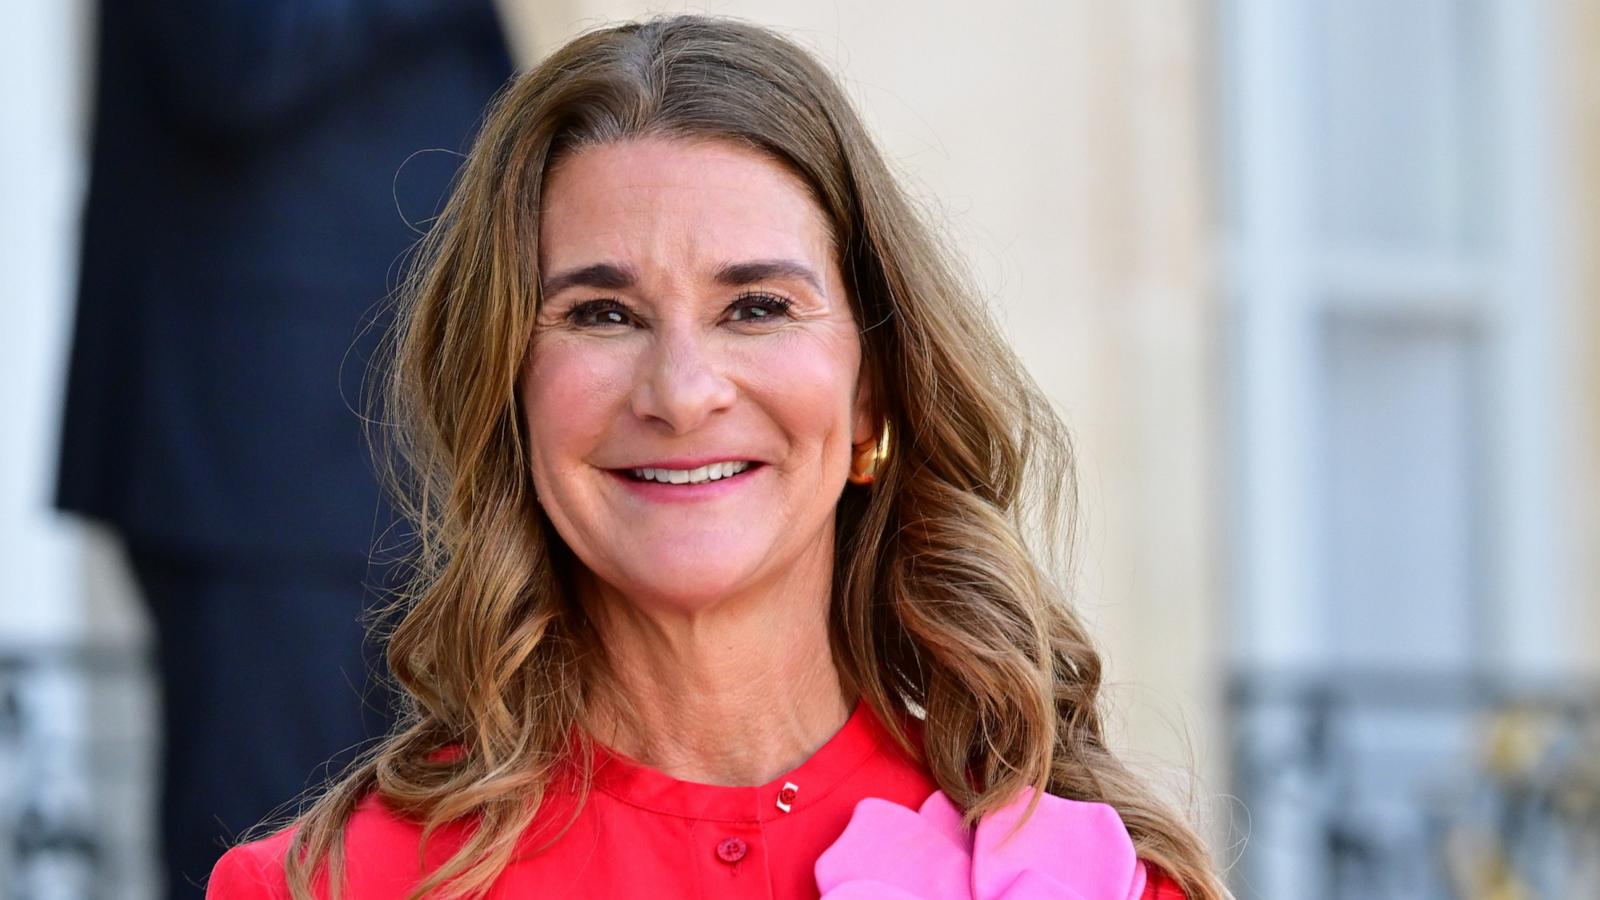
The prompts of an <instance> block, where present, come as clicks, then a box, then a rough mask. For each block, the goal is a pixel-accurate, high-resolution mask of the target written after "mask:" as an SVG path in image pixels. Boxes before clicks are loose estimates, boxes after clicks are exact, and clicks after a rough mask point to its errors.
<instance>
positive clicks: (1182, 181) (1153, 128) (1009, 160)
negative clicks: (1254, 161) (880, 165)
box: [508, 0, 1222, 794]
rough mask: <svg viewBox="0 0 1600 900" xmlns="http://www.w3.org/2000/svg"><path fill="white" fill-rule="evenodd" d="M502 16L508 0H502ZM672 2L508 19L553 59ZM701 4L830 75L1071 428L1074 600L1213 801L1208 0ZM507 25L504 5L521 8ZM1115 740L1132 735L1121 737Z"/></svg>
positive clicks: (1213, 387) (1162, 760)
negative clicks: (937, 218)
mask: <svg viewBox="0 0 1600 900" xmlns="http://www.w3.org/2000/svg"><path fill="white" fill-rule="evenodd" d="M508 2H509V3H512V4H515V3H516V2H517V0H508ZM683 8H685V7H683V6H682V5H679V4H655V5H652V4H646V3H637V2H608V0H575V2H568V3H566V4H565V5H561V4H550V3H538V4H535V5H531V6H523V7H521V10H522V13H521V14H525V15H527V16H528V18H529V20H530V21H529V24H528V25H526V26H525V27H528V28H530V29H532V30H533V32H534V35H535V36H534V38H533V39H532V40H530V41H528V43H531V44H537V45H540V46H542V47H548V46H552V45H555V44H559V43H560V42H561V40H562V39H564V38H565V37H567V36H569V35H571V34H572V33H574V32H575V31H576V30H581V29H583V28H586V27H592V26H594V25H598V24H602V23H604V22H607V21H614V20H617V19H622V18H627V17H630V16H634V15H638V14H640V13H642V12H646V11H669V12H670V11H677V10H680V9H683ZM687 8H690V9H701V10H704V9H709V10H710V11H712V12H717V13H722V14H729V15H736V16H740V17H743V18H748V19H751V20H754V21H757V22H760V23H763V24H767V25H772V26H777V27H780V28H782V29H784V30H785V31H787V32H788V33H789V34H790V35H792V36H794V37H796V38H797V39H799V40H800V41H801V42H803V43H804V44H806V45H808V46H809V47H811V48H812V49H813V50H815V51H816V52H818V53H819V54H820V55H821V56H822V57H823V59H824V60H825V61H826V62H828V63H831V64H832V65H833V66H834V67H835V69H836V70H837V71H840V72H842V73H843V75H844V77H845V79H846V82H847V86H848V88H849V89H850V90H851V91H852V93H853V94H854V96H855V97H856V99H857V101H858V102H859V104H860V105H861V107H862V109H863V111H864V113H865V115H866V116H867V118H868V119H869V120H870V122H871V123H872V124H873V126H874V128H875V130H876V132H877V134H878V135H879V137H880V138H881V140H882V143H883V145H884V147H885V149H886V151H887V153H888V155H889V156H890V158H891V159H892V160H895V161H897V162H898V163H899V164H900V165H901V167H902V168H903V170H904V172H905V173H906V174H907V175H908V176H909V177H910V179H911V180H912V181H913V183H914V189H915V190H917V192H918V193H920V194H922V195H924V196H925V197H926V198H928V199H929V200H931V201H932V202H933V204H934V206H935V208H936V209H938V210H940V215H942V216H943V217H944V218H945V220H946V221H945V222H944V223H942V224H943V225H944V226H945V227H947V228H948V229H949V230H950V232H951V233H952V235H953V236H954V237H955V238H956V239H957V243H958V245H959V246H961V247H963V248H964V249H965V251H966V253H967V255H968V256H969V258H970V260H971V263H972V264H973V266H974V267H975V269H976V271H977V274H978V276H979V281H980V283H981V284H982V285H983V286H985V288H986V289H988V290H989V291H990V293H991V295H992V299H993V301H994V304H995V306H996V308H997V311H998V313H999V315H1000V317H1001V319H1002V321H1003V324H1004V325H1005V327H1006V328H1007V330H1008V332H1009V333H1010V334H1011V335H1012V336H1013V339H1014V341H1015V342H1016V345H1017V346H1018V347H1019V348H1020V350H1021V353H1022V355H1023V357H1024V358H1025V360H1026V361H1027V363H1028V365H1029V367H1030V368H1031V369H1032V371H1033V373H1034V375H1035V376H1036V377H1037V378H1038V379H1039V380H1040V381H1041V382H1042V383H1043V384H1044V385H1045V387H1046V389H1047V390H1048V391H1049V392H1050V394H1051V395H1052V396H1053V398H1054V399H1055V400H1056V402H1057V403H1058V404H1059V407H1060V409H1061V410H1062V412H1063V413H1064V414H1065V416H1066V418H1067V420H1068V423H1069V425H1070V427H1071V428H1072V430H1073V432H1074V433H1075V435H1076V439H1077V442H1078V447H1079V452H1080V464H1081V473H1080V475H1081V479H1082V482H1083V490H1084V495H1085V520H1084V528H1083V530H1082V534H1083V536H1084V543H1083V545H1082V547H1081V551H1080V556H1081V558H1082V560H1083V562H1082V567H1081V572H1082V574H1081V594H1080V596H1081V598H1082V604H1083V606H1084V608H1085V609H1086V611H1087V612H1088V613H1089V614H1090V615H1091V617H1092V618H1093V619H1095V620H1096V621H1097V622H1098V623H1099V625H1100V634H1101V635H1102V637H1103V640H1104V646H1105V649H1106V652H1107V656H1108V657H1109V661H1110V673H1111V674H1110V678H1111V680H1112V681H1113V682H1115V688H1114V690H1113V692H1112V698H1113V704H1114V708H1115V710H1116V712H1117V713H1118V716H1119V719H1120V722H1121V723H1122V725H1123V726H1125V735H1124V737H1123V739H1124V741H1125V744H1126V746H1127V747H1129V748H1131V753H1132V755H1133V757H1134V759H1135V760H1136V761H1142V762H1146V763H1150V764H1153V765H1160V766H1163V767H1166V768H1167V770H1168V772H1169V773H1172V772H1176V771H1179V770H1180V769H1181V767H1183V766H1186V765H1188V763H1189V762H1190V761H1191V757H1192V758H1194V759H1195V760H1197V761H1198V762H1199V763H1200V766H1201V769H1202V771H1203V773H1204V776H1205V778H1206V780H1207V783H1206V785H1205V786H1204V787H1203V788H1202V793H1204V794H1210V793H1215V792H1217V791H1219V790H1220V778H1219V777H1218V773H1219V770H1220V768H1219V767H1220V760H1221V748H1222V742H1221V737H1222V722H1221V718H1220V716H1221V712H1220V705H1219V702H1218V698H1219V693H1220V669H1221V667H1220V662H1219V656H1220V650H1219V648H1220V646H1221V642H1220V639H1219V628H1220V625H1221V615H1220V591H1219V584H1218V581H1219V578H1218V573H1219V569H1220V566H1219V564H1218V552H1219V549H1218V548H1219V547H1220V546H1221V541H1220V540H1219V539H1218V536H1217V530H1218V518H1219V516H1218V504H1219V498H1220V491H1219V490H1218V488H1217V476H1216V471H1217V468H1218V458H1217V456H1218V454H1217V451H1216V446H1217V437H1218V435H1217V423H1218V410H1217V398H1216V394H1217V384H1218V378H1217V372H1216V366H1217V358H1216V353H1215V347H1216V337H1217V335H1216V319H1217V313H1216V304H1215V302H1214V299H1213V297H1212V290H1211V268H1212V260H1211V253H1210V247H1209V246H1208V243H1207V240H1206V239H1205V236H1204V235H1205V233H1206V229H1207V224H1208V223H1207V215H1208V214H1207V210H1206V201H1207V198H1206V195H1205V192H1204V190H1203V184H1204V183H1205V181H1206V178H1205V175H1206V171H1207V166H1208V163H1207V161H1206V160H1205V159H1204V158H1203V152H1202V145H1203V136H1202V133H1201V121H1202V118H1203V116H1202V115H1201V110H1200V109H1199V104H1200V102H1201V97H1202V96H1203V93H1204V90H1205V85H1206V82H1207V79H1206V72H1205V66H1204V60H1203V59H1202V54H1203V52H1204V46H1203V41H1202V36H1203V30H1202V29H1203V27H1204V25H1205V23H1203V22H1201V21H1199V20H1197V18H1196V15H1197V10H1200V9H1203V6H1202V5H1201V4H1193V3H1175V2H1119V3H1100V2H1086V0H1079V2H1061V3H1037V2H1033V3H1028V2H1018V0H995V2H989V3H983V4H972V3H945V4H941V3H909V2H904V3H890V2H874V3H859V4H827V3H805V2H793V0H739V2H722V3H716V4H707V5H706V6H703V7H696V6H689V7H687ZM511 10H512V12H513V14H517V12H516V11H517V7H516V6H514V5H513V6H511ZM1119 730H1122V729H1120V728H1119Z"/></svg>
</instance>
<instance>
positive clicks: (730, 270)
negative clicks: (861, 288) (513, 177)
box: [539, 259, 823, 297]
mask: <svg viewBox="0 0 1600 900" xmlns="http://www.w3.org/2000/svg"><path fill="white" fill-rule="evenodd" d="M714 277H715V279H716V282H717V283H718V284H722V285H727V286H728V287H740V286H742V285H747V284H755V283H757V282H761V281H772V280H775V279H780V278H798V279H799V280H801V281H804V282H806V283H808V284H810V285H811V286H812V287H813V288H815V289H816V290H817V291H818V292H819V293H822V292H823V287H822V279H821V278H818V277H817V273H816V272H814V271H812V269H811V267H810V266H807V265H806V264H804V263H801V262H797V261H795V260H792V259H753V260H749V261H746V262H737V263H728V264H726V265H724V266H722V267H720V268H718V269H717V272H716V275H715V276H714ZM636 281H637V279H636V278H635V277H634V274H633V270H631V269H629V268H628V267H627V266H624V265H620V264H617V263H594V264H593V265H587V266H580V267H578V268H576V269H568V270H567V271H565V272H558V273H556V274H555V275H551V276H550V277H549V278H544V279H541V280H540V281H539V294H540V296H543V297H551V296H554V295H555V294H557V293H559V292H561V291H564V290H566V289H567V288H571V287H587V288H595V289H598V290H605V291H620V290H626V289H627V288H631V287H633V285H634V283H635V282H636Z"/></svg>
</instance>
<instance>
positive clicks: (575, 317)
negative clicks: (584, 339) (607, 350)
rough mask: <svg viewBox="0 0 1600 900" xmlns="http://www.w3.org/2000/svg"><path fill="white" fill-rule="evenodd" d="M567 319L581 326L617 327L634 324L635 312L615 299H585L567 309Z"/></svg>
mask: <svg viewBox="0 0 1600 900" xmlns="http://www.w3.org/2000/svg"><path fill="white" fill-rule="evenodd" d="M567 321H569V322H571V323H572V324H573V325H575V326H577V327H579V328H615V327H617V326H619V325H631V324H633V314H632V313H630V312H629V311H628V308H627V307H626V306H623V305H622V304H621V303H618V302H617V301H615V300H609V299H608V300H584V301H583V302H581V303H576V304H574V305H573V307H572V309H570V310H567Z"/></svg>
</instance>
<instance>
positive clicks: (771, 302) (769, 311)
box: [728, 292, 791, 322]
mask: <svg viewBox="0 0 1600 900" xmlns="http://www.w3.org/2000/svg"><path fill="white" fill-rule="evenodd" d="M790 305H791V302H790V301H788V300H785V299H784V298H782V297H775V296H773V295H772V294H759V293H754V292H752V293H748V294H740V295H739V297H738V299H736V300H734V301H733V304H732V305H731V306H729V307H728V309H729V313H728V320H729V321H732V322H758V321H761V320H764V319H776V318H778V317H780V316H787V315H788V314H789V307H790Z"/></svg>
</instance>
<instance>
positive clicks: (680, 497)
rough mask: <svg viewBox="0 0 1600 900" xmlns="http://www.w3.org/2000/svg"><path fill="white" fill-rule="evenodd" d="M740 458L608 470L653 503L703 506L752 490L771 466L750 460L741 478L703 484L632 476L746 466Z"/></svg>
mask: <svg viewBox="0 0 1600 900" xmlns="http://www.w3.org/2000/svg"><path fill="white" fill-rule="evenodd" d="M742 461H744V460H742V459H740V458H738V457H726V456H722V457H716V458H711V457H707V458H705V459H703V460H688V459H674V460H666V461H664V462H653V463H644V464H641V465H637V466H629V467H627V468H626V469H606V470H605V472H606V474H608V475H610V476H611V477H612V478H613V479H615V480H616V482H617V483H618V484H620V485H622V486H623V487H624V488H626V489H627V490H628V492H629V493H630V494H632V495H633V496H635V497H637V498H639V499H641V500H647V501H650V502H653V503H699V502H703V501H706V500H715V499H717V498H719V497H724V496H726V495H728V494H732V493H734V492H736V491H739V490H742V489H743V488H745V487H747V486H749V485H750V484H751V483H752V482H753V481H754V480H755V479H757V478H762V477H765V476H764V475H763V473H764V472H765V471H766V469H767V466H766V465H764V464H762V463H758V462H755V461H754V460H750V463H751V465H750V468H748V469H745V470H744V471H743V472H740V473H739V474H737V475H730V476H728V477H727V478H720V479H718V480H716V481H707V482H704V483H702V484H662V483H661V482H659V481H639V480H637V479H635V478H633V477H632V476H631V475H630V474H629V473H630V472H631V471H632V470H633V469H698V468H700V467H701V466H704V465H710V464H711V463H714V462H742Z"/></svg>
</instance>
